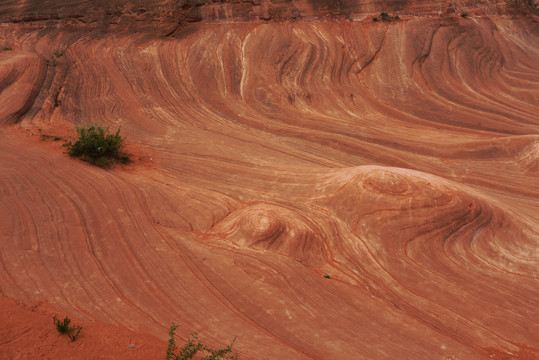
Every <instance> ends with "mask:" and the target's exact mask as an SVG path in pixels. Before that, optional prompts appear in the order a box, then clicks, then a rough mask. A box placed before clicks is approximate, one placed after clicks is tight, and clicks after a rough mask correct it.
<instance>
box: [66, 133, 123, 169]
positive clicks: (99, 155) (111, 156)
mask: <svg viewBox="0 0 539 360" xmlns="http://www.w3.org/2000/svg"><path fill="white" fill-rule="evenodd" d="M77 133H78V134H79V138H78V140H77V141H76V142H75V143H72V142H71V141H69V142H66V143H65V144H64V146H65V147H66V148H67V153H68V154H69V156H71V157H78V158H81V159H82V160H84V161H87V162H89V163H90V164H93V165H97V166H101V167H104V166H107V165H110V164H112V163H114V162H120V163H123V164H126V163H129V161H130V156H129V154H127V153H125V152H124V140H125V139H124V138H122V137H121V136H120V129H119V128H118V131H116V133H115V134H109V128H105V129H103V128H102V127H100V126H97V125H92V126H90V127H89V128H84V127H82V128H78V129H77Z"/></svg>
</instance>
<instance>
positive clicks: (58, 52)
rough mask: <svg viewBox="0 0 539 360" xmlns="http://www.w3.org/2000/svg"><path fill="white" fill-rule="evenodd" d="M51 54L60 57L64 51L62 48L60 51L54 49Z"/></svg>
mask: <svg viewBox="0 0 539 360" xmlns="http://www.w3.org/2000/svg"><path fill="white" fill-rule="evenodd" d="M52 54H53V55H54V56H55V57H57V58H60V57H62V56H64V54H65V51H63V50H62V51H60V50H56V51H54V52H53V53H52Z"/></svg>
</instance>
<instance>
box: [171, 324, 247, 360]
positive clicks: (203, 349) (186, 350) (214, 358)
mask: <svg viewBox="0 0 539 360" xmlns="http://www.w3.org/2000/svg"><path fill="white" fill-rule="evenodd" d="M177 328H178V326H177V325H175V324H174V323H173V324H172V326H171V327H170V330H169V332H168V335H169V339H168V348H167V354H166V356H165V360H188V359H193V357H194V356H195V355H196V354H197V353H200V354H204V357H202V358H201V360H226V359H230V360H238V359H239V356H238V354H236V353H233V352H232V345H234V341H236V339H234V340H233V341H232V344H230V345H228V346H227V347H225V348H222V349H219V350H213V349H210V348H209V347H207V346H206V345H204V344H203V343H201V342H200V341H199V340H198V335H197V333H196V332H195V333H193V334H191V336H190V337H189V338H188V339H187V343H185V344H184V345H183V346H182V348H181V349H178V347H177V346H176V341H175V340H174V332H175V331H176V329H177Z"/></svg>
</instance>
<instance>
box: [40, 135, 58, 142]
mask: <svg viewBox="0 0 539 360" xmlns="http://www.w3.org/2000/svg"><path fill="white" fill-rule="evenodd" d="M41 140H43V141H46V140H51V141H59V140H62V138H61V137H60V136H55V135H47V134H41Z"/></svg>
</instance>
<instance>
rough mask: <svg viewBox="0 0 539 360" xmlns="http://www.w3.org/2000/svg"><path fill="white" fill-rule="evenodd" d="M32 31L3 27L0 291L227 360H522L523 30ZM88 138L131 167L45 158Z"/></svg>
mask: <svg viewBox="0 0 539 360" xmlns="http://www.w3.org/2000/svg"><path fill="white" fill-rule="evenodd" d="M261 3H262V4H263V3H264V2H263V1H262V2H261ZM307 3H309V4H311V5H312V6H314V7H316V5H317V2H305V4H307ZM4 6H6V5H4ZM40 26H41V25H35V26H34V25H31V26H30V25H28V26H25V25H16V24H15V25H14V24H7V25H5V26H3V27H2V28H0V35H1V36H0V39H1V42H2V43H1V44H0V45H2V48H4V47H5V48H7V47H9V48H13V49H14V50H5V51H2V52H0V89H4V90H2V91H1V92H0V101H1V102H2V108H1V109H0V124H2V125H3V127H2V128H0V152H1V153H2V157H1V158H0V171H1V174H2V176H1V177H0V191H1V193H0V194H1V200H2V201H0V229H1V231H0V265H1V267H0V291H1V293H2V294H3V295H5V296H7V297H11V298H17V299H21V300H24V301H48V302H50V303H51V304H52V305H53V306H54V307H56V308H57V309H59V310H60V311H62V312H66V313H70V314H73V315H74V316H77V317H78V318H80V319H83V320H87V321H88V320H95V321H101V322H106V323H109V324H113V325H119V326H123V327H126V328H128V329H130V330H131V331H134V332H138V333H145V334H149V335H154V336H157V337H159V338H161V339H165V338H166V332H167V328H168V326H169V325H170V324H171V323H172V322H173V321H174V322H176V323H179V324H181V325H182V326H181V328H180V329H178V333H179V334H181V335H182V336H186V335H188V334H189V333H190V332H191V331H192V330H197V331H198V332H200V333H201V334H202V335H203V337H204V340H205V341H206V342H207V343H208V344H209V345H211V346H214V345H215V346H220V345H223V344H226V343H229V342H230V341H231V340H232V338H234V337H237V338H238V340H237V342H236V343H235V345H234V348H235V350H236V351H237V352H238V353H239V354H240V355H241V357H242V358H244V359H276V358H282V359H335V358H339V359H388V358H397V357H398V358H403V359H489V358H497V359H509V358H515V359H535V358H537V357H539V344H538V342H537V336H536V334H537V333H539V328H538V324H539V321H538V320H539V304H538V299H539V291H538V289H539V287H538V286H537V285H538V283H537V270H538V261H539V254H538V253H537V248H538V239H539V186H538V185H539V183H538V181H537V177H538V175H539V174H538V171H539V116H538V114H539V93H538V92H537V84H538V83H539V67H538V63H537V59H538V58H539V41H538V37H537V34H538V28H537V23H536V22H533V20H531V19H530V18H515V19H506V18H504V17H491V18H488V17H483V18H481V17H474V18H462V17H443V18H423V19H421V18H418V19H405V20H403V21H401V22H396V23H391V24H389V23H374V22H372V21H370V20H369V21H365V22H348V21H342V22H335V21H334V22H292V23H291V22H270V23H236V24H197V25H191V26H188V27H180V28H178V29H176V30H175V31H174V32H172V33H170V36H168V37H163V36H161V34H164V33H166V31H165V30H166V29H165V28H167V27H168V25H166V26H165V25H163V27H162V28H157V29H154V30H151V31H150V30H148V29H147V28H144V26H145V25H141V28H140V29H137V28H133V27H132V26H128V27H124V26H121V25H118V26H116V25H110V27H109V28H108V30H105V29H103V28H99V27H97V28H96V27H81V26H78V27H68V26H65V27H59V28H50V27H46V26H43V27H40ZM14 94H16V96H15V95H14ZM86 123H99V124H101V125H103V126H110V127H111V128H112V129H116V128H117V127H118V126H121V129H122V134H123V135H124V136H125V137H126V138H127V141H128V143H129V146H128V149H129V150H130V151H131V152H132V153H133V154H135V156H134V158H135V162H134V164H132V165H130V166H128V167H117V168H114V169H110V170H103V169H100V168H96V167H92V166H90V165H88V164H85V163H82V162H79V161H76V160H74V159H70V158H68V157H67V155H65V154H63V153H62V148H61V146H60V145H59V144H58V143H56V142H45V141H41V140H40V138H43V139H48V137H46V136H45V137H42V136H41V135H49V136H53V135H59V136H64V137H65V136H68V135H69V134H71V135H73V134H74V133H75V126H77V125H80V124H86ZM324 275H328V276H329V279H328V278H325V277H324ZM81 340H83V339H81ZM10 344H11V343H6V342H4V343H2V342H1V341H0V349H2V347H4V348H6V349H8V348H9V346H12V345H10ZM9 349H10V353H13V349H12V348H9ZM161 357H162V354H156V358H161Z"/></svg>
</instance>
